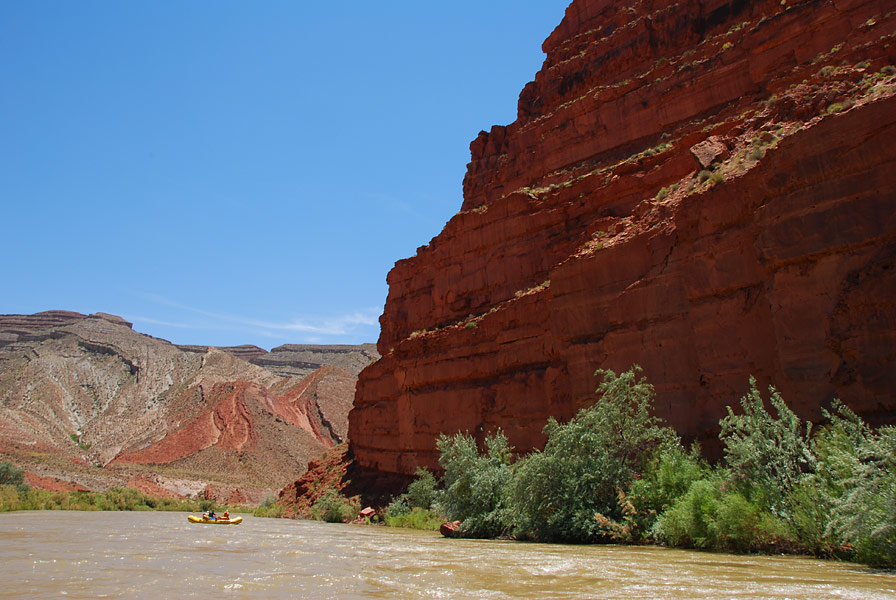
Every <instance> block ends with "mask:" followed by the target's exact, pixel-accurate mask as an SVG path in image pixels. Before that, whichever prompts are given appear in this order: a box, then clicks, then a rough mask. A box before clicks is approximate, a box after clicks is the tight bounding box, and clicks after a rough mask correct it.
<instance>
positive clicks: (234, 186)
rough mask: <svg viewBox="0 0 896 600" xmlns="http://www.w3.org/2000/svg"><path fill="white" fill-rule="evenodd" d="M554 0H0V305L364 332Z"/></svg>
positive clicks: (518, 75)
mask: <svg viewBox="0 0 896 600" xmlns="http://www.w3.org/2000/svg"><path fill="white" fill-rule="evenodd" d="M567 4H568V0H538V2H528V3H527V2H523V3H520V2H518V1H512V0H488V1H487V2H482V1H481V0H478V1H466V0H462V1H455V2H451V3H444V4H437V3H427V2H409V1H408V2H405V1H397V0H396V1H392V2H389V1H386V2H378V3H371V2H352V1H347V2H340V3H322V2H314V3H311V2H301V1H298V0H295V1H263V2H242V1H227V0H224V1H218V0H215V1H212V0H206V1H201V2H200V1H195V0H186V1H177V2H174V1H141V0H133V1H130V0H129V1H127V2H119V1H111V0H110V1H97V0H85V1H83V2H60V1H56V0H53V1H49V0H27V1H26V0H19V1H15V0H6V1H4V2H0V56H2V58H0V82H2V84H0V85H2V87H0V89H2V91H0V202H2V208H3V211H2V214H3V228H2V229H3V235H2V236H0V244H2V246H0V280H2V281H3V286H2V290H0V313H3V314H30V313H34V312H39V311H43V310H50V309H64V310H74V311H78V312H83V313H93V312H100V311H101V312H108V313H113V314H117V315H121V316H122V317H124V318H126V319H128V320H129V321H133V323H134V328H135V329H136V330H137V331H141V332H144V333H148V334H151V335H154V336H157V337H161V338H164V339H167V340H170V341H172V342H175V343H180V344H212V345H235V344H256V345H258V346H261V347H263V348H271V347H273V346H278V345H280V344H284V343H327V344H330V343H337V344H339V343H345V344H354V343H361V342H374V341H376V339H377V337H378V336H379V323H378V321H377V319H378V317H379V315H380V314H381V313H382V309H383V305H384V303H385V299H386V294H387V286H386V274H387V273H388V271H389V269H391V268H392V266H393V264H394V263H395V261H397V260H400V259H402V258H405V257H408V256H412V255H413V254H414V253H415V252H416V248H417V247H418V246H422V245H424V244H426V243H428V242H429V240H430V239H431V238H432V237H434V236H435V235H437V234H438V233H439V232H440V231H441V229H442V227H443V226H444V224H445V222H446V221H447V220H448V219H449V218H451V216H452V215H453V214H454V213H456V212H457V210H458V209H459V208H460V205H461V202H462V189H461V183H462V181H463V175H464V172H465V170H466V164H467V162H469V158H470V154H469V144H470V142H471V141H472V140H473V139H474V138H475V137H476V135H477V133H478V132H479V130H481V129H486V130H487V129H489V128H490V127H491V126H492V125H494V124H507V123H510V122H512V121H513V120H514V119H515V118H516V105H517V98H518V96H519V92H520V91H521V90H522V88H523V86H524V85H525V83H526V82H528V81H530V80H531V79H532V78H533V77H534V76H535V73H536V72H537V71H538V69H539V68H540V67H541V64H542V62H543V60H544V55H543V54H542V52H541V43H542V41H543V40H544V39H545V38H546V37H547V36H548V35H549V34H550V33H551V31H552V30H553V29H554V27H555V26H556V25H557V24H559V23H560V20H561V19H562V17H563V14H564V10H565V8H566V5H567Z"/></svg>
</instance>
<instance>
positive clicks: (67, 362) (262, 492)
mask: <svg viewBox="0 0 896 600" xmlns="http://www.w3.org/2000/svg"><path fill="white" fill-rule="evenodd" d="M252 348H255V347H254V346H241V347H236V348H230V349H227V351H223V350H221V349H216V348H211V347H206V346H196V347H177V346H174V345H172V344H170V343H169V342H167V341H165V340H160V339H157V338H153V337H151V336H147V335H143V334H141V333H138V332H135V331H134V330H133V329H132V327H131V324H130V323H128V322H126V321H124V320H123V319H121V318H120V317H116V316H113V315H107V314H102V313H98V314H95V315H82V314H79V313H73V312H65V311H51V312H46V313H39V314H37V315H0V460H12V461H13V462H15V463H16V464H17V465H19V466H20V467H23V468H25V469H27V470H28V475H29V481H31V482H32V484H33V485H38V486H44V487H50V488H55V489H61V487H65V486H66V485H68V486H69V487H71V486H75V487H77V488H79V489H81V488H84V489H97V490H102V489H106V488H108V487H113V486H121V485H131V486H133V487H138V488H139V489H142V490H144V491H148V492H150V493H161V490H167V493H170V494H175V495H186V494H197V493H205V494H206V495H208V496H212V497H215V498H216V499H219V500H231V501H236V500H234V499H242V500H240V501H246V502H260V501H261V500H263V499H264V498H265V497H267V496H270V495H272V494H273V493H274V491H275V490H277V489H279V488H281V487H282V486H283V485H285V484H286V483H288V482H289V481H292V480H294V479H295V478H296V477H298V476H299V475H301V474H302V473H303V472H304V471H305V468H306V464H307V463H308V461H309V460H311V459H312V458H314V457H315V456H317V455H318V454H320V453H321V452H323V451H324V450H325V449H326V448H329V447H331V446H333V445H335V444H337V443H340V442H342V441H344V440H345V437H346V433H347V427H348V412H349V410H350V409H351V403H352V398H353V396H354V389H355V382H356V374H353V373H351V372H349V371H347V370H345V369H343V368H341V367H339V366H335V365H322V366H318V367H317V368H316V369H314V370H313V371H311V372H310V373H309V374H308V375H307V376H303V377H294V376H282V375H280V374H278V373H275V372H272V371H271V370H268V369H265V368H263V367H261V366H258V365H255V364H251V363H250V362H247V361H246V360H243V359H242V358H240V356H243V357H246V358H249V359H252V358H253V355H256V357H257V355H259V354H258V352H253V350H252ZM257 350H260V352H261V355H266V354H267V352H265V351H264V350H262V349H260V348H259V349H257ZM345 353H348V354H351V353H352V351H350V350H346V351H345ZM355 353H356V354H357V353H358V352H357V351H356V352H355ZM322 356H323V357H324V359H323V360H322V361H321V362H322V363H323V362H325V360H326V356H328V355H327V354H326V353H324V354H322Z"/></svg>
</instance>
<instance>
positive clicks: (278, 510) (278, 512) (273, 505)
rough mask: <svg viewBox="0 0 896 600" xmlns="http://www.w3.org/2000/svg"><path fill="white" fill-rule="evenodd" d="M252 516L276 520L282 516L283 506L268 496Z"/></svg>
mask: <svg viewBox="0 0 896 600" xmlns="http://www.w3.org/2000/svg"><path fill="white" fill-rule="evenodd" d="M252 514H253V515H254V516H256V517H271V518H274V519H276V518H279V517H281V516H282V515H283V506H282V505H280V504H278V503H277V499H276V498H273V497H271V496H269V497H267V498H265V499H264V501H262V503H261V504H259V505H258V506H257V507H256V508H255V510H254V511H253V512H252Z"/></svg>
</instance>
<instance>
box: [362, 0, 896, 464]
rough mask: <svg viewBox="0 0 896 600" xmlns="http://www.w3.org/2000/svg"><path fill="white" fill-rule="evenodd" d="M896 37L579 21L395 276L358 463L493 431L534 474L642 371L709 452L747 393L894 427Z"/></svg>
mask: <svg viewBox="0 0 896 600" xmlns="http://www.w3.org/2000/svg"><path fill="white" fill-rule="evenodd" d="M894 31H896V14H894V13H893V11H892V7H890V8H888V3H886V2H873V1H868V0H851V1H847V2H837V3H831V2H810V1H805V2H786V3H780V2H777V1H775V2H771V1H765V2H751V3H747V2H721V1H712V2H698V1H695V0H694V1H679V2H671V3H669V2H637V3H635V2H624V3H613V2H608V1H602V0H593V1H585V0H576V1H575V2H573V3H572V4H571V5H570V7H569V8H568V9H567V12H566V17H565V19H564V20H563V22H562V23H561V24H560V26H558V27H557V29H556V30H555V31H554V33H553V34H552V35H551V36H550V37H549V38H548V40H547V41H546V42H545V43H544V46H543V48H544V50H545V52H546V54H547V58H546V60H545V63H544V66H543V68H542V70H541V71H540V72H539V73H538V75H537V76H536V78H535V81H534V82H532V83H530V84H528V85H527V86H526V87H525V89H524V90H523V92H522V94H521V96H520V103H519V115H518V119H517V121H516V122H514V123H512V124H511V125H508V126H506V127H493V128H492V129H491V131H490V132H488V133H486V132H482V133H480V134H479V137H478V138H477V139H476V140H475V141H474V142H473V143H472V144H471V153H472V159H471V162H470V164H469V166H468V170H467V175H466V177H465V179H464V203H463V207H462V210H461V212H460V213H458V214H457V215H456V216H455V217H454V218H452V219H451V220H450V221H449V222H448V223H447V224H446V226H445V228H444V230H443V231H442V233H441V234H440V235H439V236H437V237H436V238H434V239H433V240H432V242H431V243H430V244H429V245H427V246H425V247H423V248H421V249H420V250H419V251H418V253H417V255H416V256H414V257H413V258H409V259H406V260H403V261H400V262H398V263H397V264H396V266H395V268H394V269H393V270H392V271H391V272H390V274H389V277H388V282H389V297H388V300H387V303H386V307H385V312H384V314H383V316H382V317H381V319H380V321H381V324H382V333H381V336H380V339H379V344H378V348H379V351H380V352H381V353H382V355H383V357H382V358H381V359H380V360H379V361H378V362H376V363H375V364H374V365H372V366H370V367H368V368H367V369H365V370H364V371H363V372H362V373H361V376H360V380H359V385H358V390H357V394H356V397H355V408H354V410H353V411H352V413H351V415H350V425H349V438H350V440H351V443H352V450H353V453H354V456H355V458H356V459H357V460H358V461H359V463H360V464H361V465H362V466H364V467H367V468H370V469H375V470H379V471H383V472H393V473H405V474H411V473H413V472H414V470H415V469H416V467H417V466H420V465H425V466H430V467H434V466H435V465H436V458H437V452H436V448H435V438H436V437H437V436H438V435H439V434H440V433H453V432H455V431H463V430H468V431H470V432H471V433H474V434H475V435H477V436H480V437H481V436H484V435H485V433H486V432H488V431H490V430H494V429H496V428H498V427H500V428H502V429H503V430H504V431H505V432H506V433H507V434H508V437H509V439H510V441H511V443H512V444H513V445H514V446H516V448H517V450H519V451H523V452H525V451H527V450H529V449H531V448H534V447H538V446H540V445H541V444H543V442H544V438H543V435H542V433H541V430H542V428H543V426H544V424H545V422H546V419H547V418H548V416H555V417H557V418H559V419H566V418H569V417H571V416H572V415H573V414H574V413H575V412H576V411H577V410H578V409H579V408H581V407H582V406H584V405H587V404H589V403H591V402H593V400H594V393H593V392H594V389H595V388H596V387H597V384H598V381H597V379H596V378H595V376H594V372H595V370H596V369H598V368H611V369H613V370H616V371H617V372H618V371H623V370H626V369H628V368H629V366H631V365H632V364H633V363H637V364H640V365H642V366H643V367H644V374H645V375H646V376H647V378H648V380H649V381H650V382H651V383H653V384H654V385H655V386H656V390H657V406H656V410H657V413H658V415H659V416H661V417H663V418H664V419H665V420H666V421H667V422H668V423H669V424H671V425H673V426H674V427H676V429H678V431H679V432H681V433H682V434H683V435H684V436H685V437H686V438H689V439H699V440H701V441H703V442H704V443H705V444H709V449H710V450H711V449H712V448H711V444H712V442H713V440H715V437H716V432H717V426H718V420H719V418H720V417H721V416H723V414H724V411H725V406H726V405H734V404H736V403H737V401H738V399H739V398H740V397H741V396H742V395H743V394H744V393H745V392H746V390H747V387H748V379H749V376H750V375H754V376H756V377H757V379H758V380H759V381H760V383H761V384H763V385H767V384H773V385H775V386H776V387H777V388H778V389H779V390H780V391H781V392H782V394H783V395H784V397H785V399H786V400H787V401H788V402H789V403H790V404H791V406H792V407H793V408H794V409H795V410H796V411H797V412H798V413H799V414H801V415H802V416H803V417H808V418H817V417H819V415H820V412H819V409H820V407H822V406H823V405H825V404H826V403H827V402H829V401H830V400H831V399H832V398H834V397H840V398H841V399H842V400H844V401H845V402H846V403H847V404H849V405H850V406H851V407H853V408H854V409H855V410H856V411H857V412H859V413H860V414H861V415H863V416H864V417H865V418H867V419H868V420H869V421H871V422H872V423H887V422H894V419H896V411H894V409H896V393H894V390H896V370H894V369H893V368H892V365H893V364H894V360H896V343H894V338H896V276H894V272H896V209H894V207H896V205H894V200H893V199H894V198H896V180H894V178H893V177H892V176H891V173H892V171H893V169H894V166H896V144H893V143H892V140H893V134H894V132H896V77H894V71H896V70H894V68H893V67H892V66H891V65H894V64H896V44H894V42H896V35H894Z"/></svg>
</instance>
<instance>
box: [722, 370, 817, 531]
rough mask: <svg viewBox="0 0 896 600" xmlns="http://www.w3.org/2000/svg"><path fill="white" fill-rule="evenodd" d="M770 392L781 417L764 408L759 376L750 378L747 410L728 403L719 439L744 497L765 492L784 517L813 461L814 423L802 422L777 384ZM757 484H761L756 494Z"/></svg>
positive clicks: (745, 402)
mask: <svg viewBox="0 0 896 600" xmlns="http://www.w3.org/2000/svg"><path fill="white" fill-rule="evenodd" d="M769 394H770V398H769V402H770V404H771V405H772V407H773V408H774V409H775V411H776V412H777V417H773V416H772V415H771V414H769V413H768V412H767V411H766V410H765V406H764V405H763V401H762V396H761V394H760V393H759V390H758V389H757V387H756V379H755V378H753V377H751V378H750V391H749V392H748V393H747V395H746V396H744V397H743V398H741V400H740V405H741V408H742V409H743V414H735V413H734V411H733V410H732V409H731V407H730V406H729V407H728V416H726V417H725V418H723V419H722V420H721V421H719V425H720V426H721V431H720V433H719V439H720V440H721V441H722V444H723V445H724V450H725V461H726V463H727V464H728V468H729V469H730V473H731V483H732V484H733V485H734V486H735V487H736V488H737V489H738V490H739V491H740V492H741V493H742V495H744V496H745V497H747V498H751V499H753V498H756V497H757V496H759V497H761V498H762V499H763V501H764V502H765V503H767V505H768V508H769V509H770V510H771V512H772V514H775V515H777V516H783V517H785V518H786V517H789V515H790V509H791V506H790V502H789V500H790V496H791V494H792V492H793V491H794V489H795V488H796V486H797V484H798V483H799V481H800V480H801V479H802V478H803V474H804V472H806V471H808V470H809V469H812V468H814V466H815V457H814V455H813V454H812V452H811V451H810V448H809V433H810V430H811V427H810V426H808V425H807V426H804V425H803V423H802V421H801V420H800V418H799V417H797V416H796V414H794V413H793V411H791V410H790V409H789V408H788V407H787V404H786V403H785V402H784V400H783V398H781V395H780V394H779V393H778V392H777V390H775V388H774V387H769ZM753 488H758V491H759V494H758V495H757V493H756V490H754V489H753Z"/></svg>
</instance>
